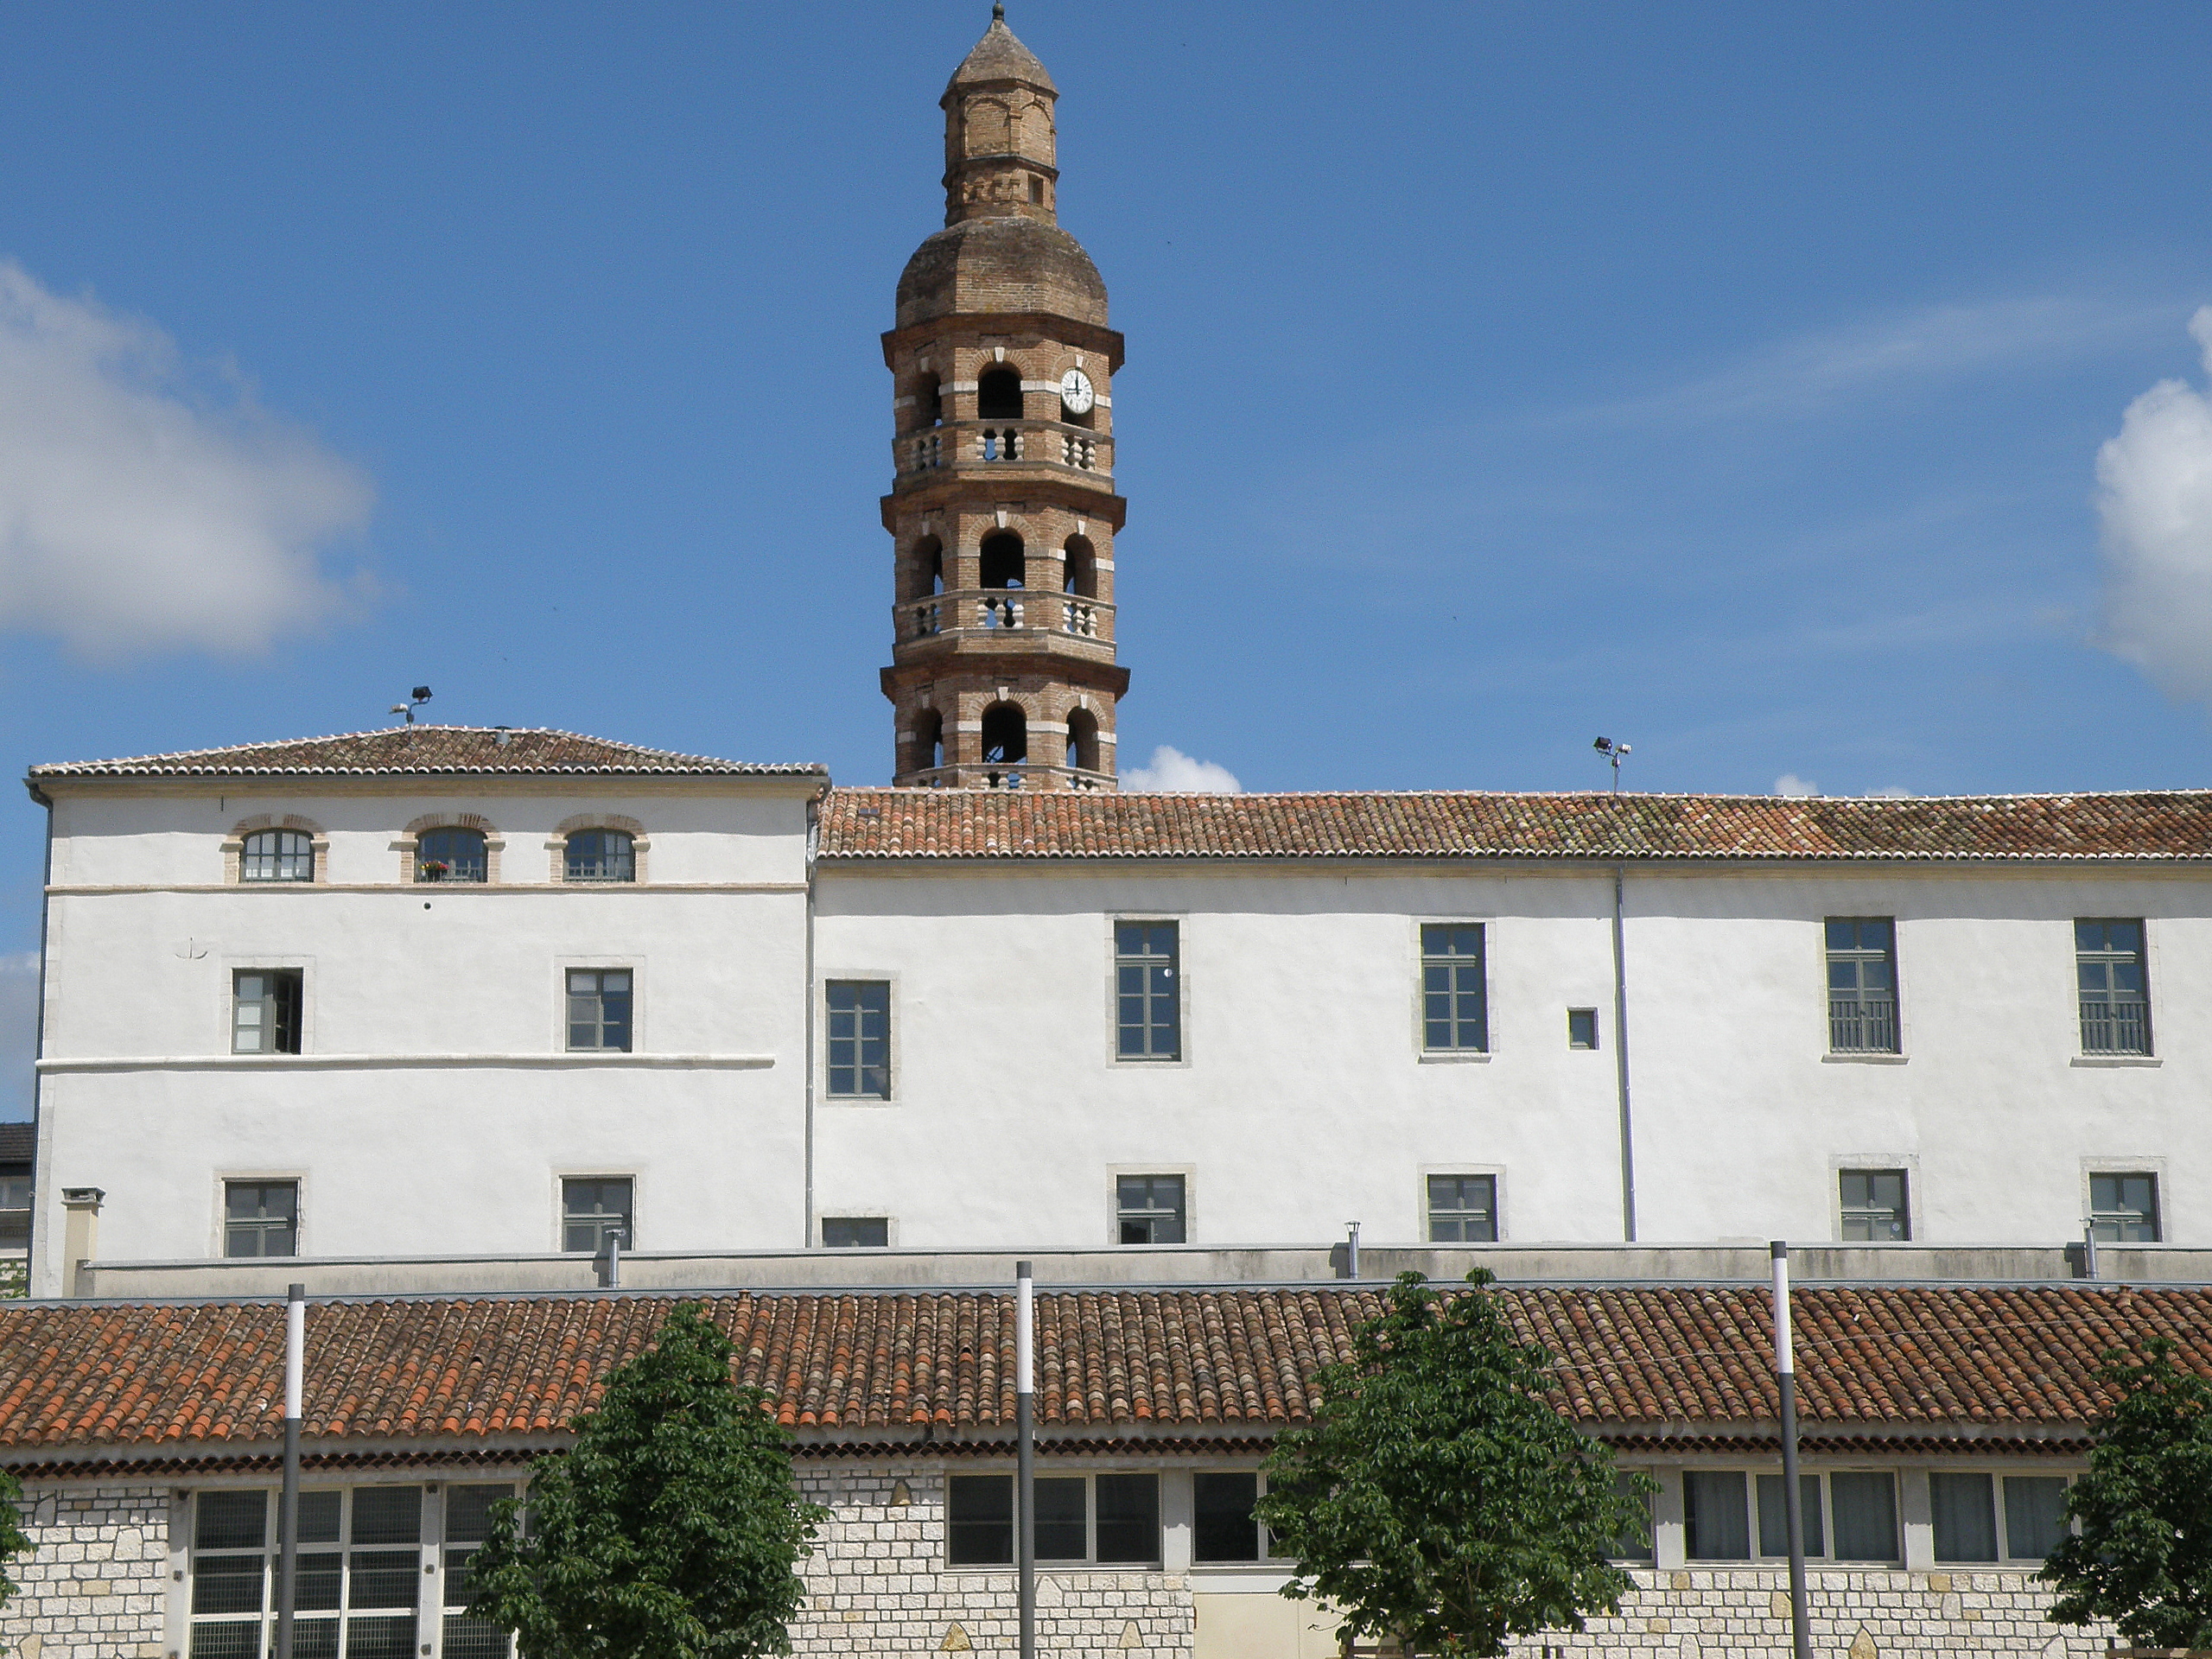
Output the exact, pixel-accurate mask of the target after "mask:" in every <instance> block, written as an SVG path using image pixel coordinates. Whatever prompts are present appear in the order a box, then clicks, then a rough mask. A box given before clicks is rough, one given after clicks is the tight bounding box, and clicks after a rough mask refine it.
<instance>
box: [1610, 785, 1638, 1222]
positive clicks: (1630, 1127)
mask: <svg viewBox="0 0 2212 1659" xmlns="http://www.w3.org/2000/svg"><path fill="white" fill-rule="evenodd" d="M1613 765H1614V772H1613V784H1614V787H1615V788H1616V789H1618V787H1619V785H1620V772H1619V766H1620V760H1619V757H1618V756H1616V757H1615V758H1614V761H1613ZM1626 879H1627V877H1626V873H1625V872H1624V870H1623V869H1622V868H1621V867H1620V866H1619V865H1618V864H1616V865H1615V866H1613V1078H1614V1083H1615V1085H1616V1087H1617V1088H1618V1091H1619V1095H1620V1117H1621V1236H1622V1237H1623V1238H1624V1239H1625V1240H1627V1241H1628V1243H1631V1244H1633V1243H1636V1120H1635V1117H1634V1116H1633V1115H1632V1114H1631V1113H1630V1110H1629V1103H1628V938H1627V934H1626V931H1625V930H1624V925H1623V922H1622V915H1621V912H1622V909H1623V906H1624V897H1623V893H1622V888H1623V886H1624V882H1625V881H1626Z"/></svg>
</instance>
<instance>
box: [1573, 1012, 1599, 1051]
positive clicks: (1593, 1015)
mask: <svg viewBox="0 0 2212 1659" xmlns="http://www.w3.org/2000/svg"><path fill="white" fill-rule="evenodd" d="M1567 1046H1568V1047H1569V1048H1595V1047H1597V1046H1598V1010H1597V1009H1595V1008H1569V1009H1568V1010H1567Z"/></svg>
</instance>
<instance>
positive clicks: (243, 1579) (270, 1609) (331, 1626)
mask: <svg viewBox="0 0 2212 1659" xmlns="http://www.w3.org/2000/svg"><path fill="white" fill-rule="evenodd" d="M460 1490H461V1491H464V1492H465V1491H470V1490H472V1489H469V1488H466V1487H464V1488H461V1489H460ZM499 1491H500V1494H501V1496H506V1495H508V1494H509V1493H510V1492H511V1491H512V1489H511V1488H507V1487H502V1488H500V1489H499ZM275 1499H276V1494H275V1493H274V1492H270V1491H244V1492H240V1491H210V1492H201V1493H200V1494H198V1495H197V1497H195V1498H194V1501H193V1510H194V1515H193V1526H192V1534H191V1536H192V1551H191V1565H190V1572H189V1573H188V1577H189V1579H190V1581H191V1589H190V1594H189V1609H190V1611H189V1612H188V1618H190V1620H191V1625H192V1637H191V1645H190V1649H189V1651H190V1654H191V1655H192V1659H253V1656H257V1655H260V1654H263V1653H265V1652H267V1651H269V1644H270V1638H271V1637H273V1636H274V1634H275V1628H274V1627H275V1624H276V1608H275V1605H274V1604H275V1596H274V1594H273V1591H274V1588H275V1586H274V1580H275V1577H276V1571H275V1568H276V1561H275V1556H276V1537H275V1533H276V1520H277V1504H276V1501H275ZM300 1545H301V1549H300V1558H299V1578H298V1581H297V1586H296V1598H295V1601H296V1621H295V1624H294V1626H293V1642H294V1651H295V1652H296V1653H299V1654H302V1655H308V1654H320V1655H324V1656H329V1659H399V1656H401V1655H406V1654H412V1653H413V1652H415V1651H416V1643H417V1642H418V1640H419V1639H420V1636H421V1630H420V1625H421V1623H422V1618H423V1611H424V1610H423V1607H422V1605H421V1599H422V1591H423V1585H424V1584H425V1583H427V1582H429V1581H431V1579H432V1576H433V1574H432V1573H426V1572H425V1571H424V1569H425V1567H429V1568H432V1569H435V1567H436V1565H437V1556H438V1554H439V1548H440V1547H439V1546H438V1545H435V1544H428V1545H426V1542H425V1541H424V1539H423V1489H422V1488H421V1487H420V1486H365V1487H356V1488H353V1489H351V1490H341V1491H307V1492H302V1493H301V1494H300ZM450 1559H451V1558H450V1556H448V1560H449V1561H450ZM464 1565H465V1562H464ZM461 1576H462V1577H463V1579H464V1580H465V1578H466V1573H465V1571H464V1573H462V1574H461ZM448 1582H449V1583H450V1579H449V1580H448ZM431 1611H432V1616H433V1617H435V1611H436V1610H435V1609H434V1610H431ZM448 1628H450V1623H449V1624H448ZM445 1652H446V1653H447V1654H448V1656H451V1659H478V1656H481V1659H505V1655H506V1654H507V1652H508V1649H507V1646H506V1644H505V1641H504V1639H503V1638H499V1637H498V1636H497V1635H496V1633H494V1635H493V1641H492V1642H491V1643H488V1644H479V1645H476V1646H473V1647H461V1648H456V1647H454V1645H452V1644H451V1643H448V1646H447V1647H446V1649H445Z"/></svg>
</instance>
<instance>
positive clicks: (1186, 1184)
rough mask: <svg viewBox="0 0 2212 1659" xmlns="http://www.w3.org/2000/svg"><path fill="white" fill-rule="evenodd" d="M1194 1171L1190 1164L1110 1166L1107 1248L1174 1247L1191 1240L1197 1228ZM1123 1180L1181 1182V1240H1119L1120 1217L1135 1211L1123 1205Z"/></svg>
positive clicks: (1108, 1175)
mask: <svg viewBox="0 0 2212 1659" xmlns="http://www.w3.org/2000/svg"><path fill="white" fill-rule="evenodd" d="M1194 1174H1195V1170H1194V1168H1193V1166H1190V1165H1183V1166H1177V1165H1173V1164H1117V1165H1115V1166H1113V1167H1112V1168H1110V1169H1109V1170H1108V1171H1107V1175H1106V1203H1107V1205H1108V1209H1109V1225H1108V1230H1107V1234H1106V1236H1107V1239H1108V1240H1109V1246H1108V1247H1109V1249H1116V1250H1146V1249H1174V1248H1175V1247H1176V1245H1177V1244H1178V1243H1182V1244H1188V1243H1191V1242H1192V1241H1191V1236H1192V1233H1193V1232H1195V1231H1196V1230H1197V1221H1196V1215H1195V1211H1194V1206H1193V1205H1192V1187H1193V1186H1194V1185H1196V1183H1195V1180H1194V1179H1193V1177H1194ZM1125 1180H1144V1181H1166V1180H1173V1181H1179V1182H1181V1183H1182V1186H1183V1210H1182V1232H1183V1236H1182V1238H1181V1239H1180V1240H1169V1241H1149V1240H1148V1241H1147V1242H1146V1243H1141V1244H1125V1243H1122V1217H1123V1216H1124V1215H1125V1214H1127V1213H1135V1212H1128V1211H1123V1209H1122V1182H1123V1181H1125ZM1142 1213H1144V1214H1146V1215H1151V1214H1154V1213H1155V1212H1154V1211H1143V1212H1142Z"/></svg>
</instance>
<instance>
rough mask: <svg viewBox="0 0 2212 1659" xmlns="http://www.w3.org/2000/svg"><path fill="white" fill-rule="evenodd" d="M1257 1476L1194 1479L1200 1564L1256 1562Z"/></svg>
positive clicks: (1194, 1522)
mask: <svg viewBox="0 0 2212 1659" xmlns="http://www.w3.org/2000/svg"><path fill="white" fill-rule="evenodd" d="M1259 1498H1260V1478H1259V1476H1258V1475H1256V1474H1217V1473H1212V1472H1210V1471H1209V1472H1201V1473H1199V1474H1195V1475H1193V1476H1192V1477H1191V1502H1192V1529H1191V1531H1192V1550H1193V1552H1194V1553H1195V1558H1196V1559H1197V1560H1201V1561H1256V1560H1259V1559H1260V1523H1259V1522H1258V1521H1257V1520H1255V1518H1254V1517H1253V1515H1252V1506H1253V1505H1254V1504H1255V1503H1258V1502H1259Z"/></svg>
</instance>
